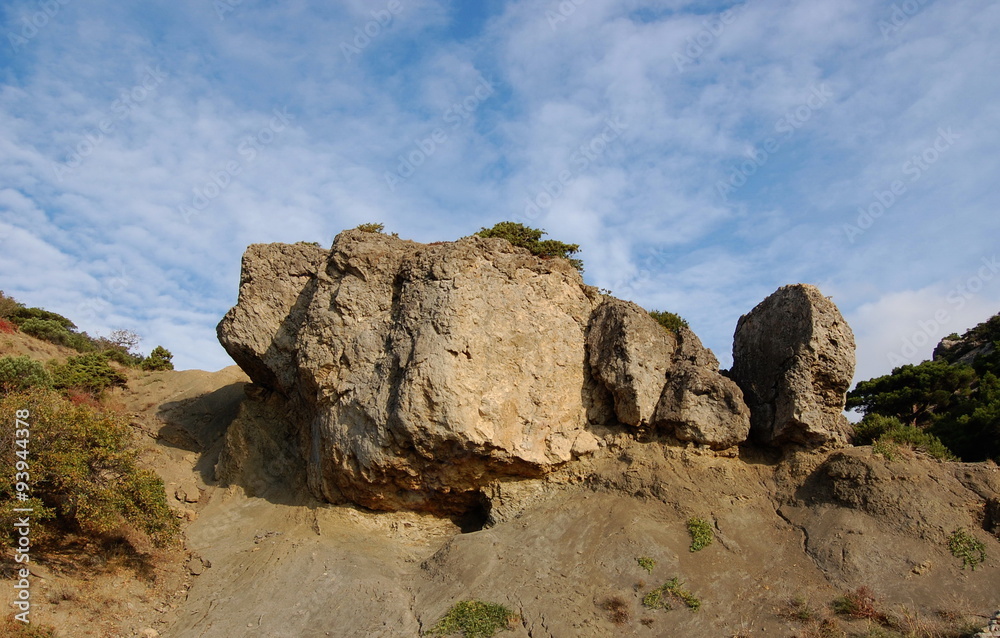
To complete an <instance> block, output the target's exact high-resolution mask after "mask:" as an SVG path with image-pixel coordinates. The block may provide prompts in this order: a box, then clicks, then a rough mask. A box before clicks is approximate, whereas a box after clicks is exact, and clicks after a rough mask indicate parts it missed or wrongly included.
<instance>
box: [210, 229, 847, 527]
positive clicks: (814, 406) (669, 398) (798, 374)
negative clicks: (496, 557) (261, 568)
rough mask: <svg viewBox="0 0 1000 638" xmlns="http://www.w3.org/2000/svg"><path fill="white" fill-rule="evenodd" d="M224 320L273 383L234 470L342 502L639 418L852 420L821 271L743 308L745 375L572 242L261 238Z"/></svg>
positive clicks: (492, 466) (780, 431) (689, 424)
mask: <svg viewBox="0 0 1000 638" xmlns="http://www.w3.org/2000/svg"><path fill="white" fill-rule="evenodd" d="M218 334H219V340H220V342H221V343H222V345H223V346H224V347H225V348H226V351H227V352H229V354H230V355H231V356H232V357H233V359H234V360H235V361H236V363H238V364H239V365H240V367H241V368H242V369H243V370H244V371H245V372H246V373H247V374H248V375H249V376H250V378H251V379H252V380H253V382H254V384H255V385H254V388H253V390H252V392H250V393H249V395H248V398H247V399H246V401H247V404H246V405H245V407H244V413H245V415H246V418H245V419H240V420H238V423H237V425H236V426H234V427H233V428H231V430H230V432H228V433H227V435H226V443H225V445H224V447H223V449H222V451H221V453H220V457H219V464H218V466H217V468H216V474H217V476H219V477H220V478H222V479H223V480H227V481H231V482H240V480H241V479H240V477H243V482H244V483H246V484H247V485H249V484H251V483H252V482H253V481H252V480H251V479H252V477H249V478H248V475H247V474H246V472H245V470H247V468H248V467H254V468H257V467H260V468H263V469H264V470H267V471H266V472H264V473H263V474H261V473H260V472H258V473H257V474H258V475H260V476H264V474H266V475H267V476H271V475H273V474H274V472H279V470H278V469H275V468H285V470H282V471H286V472H287V473H292V474H296V475H298V474H304V478H305V482H306V483H307V485H308V487H309V489H310V491H311V492H312V493H313V494H314V495H316V496H317V497H319V498H322V499H325V500H327V501H330V502H340V501H343V500H345V499H346V500H349V501H352V502H354V503H357V504H359V505H363V506H365V507H369V508H373V509H390V510H392V509H413V510H425V511H431V512H435V513H439V514H466V513H469V512H471V511H473V510H475V509H476V508H477V507H478V508H482V507H484V506H485V505H484V499H485V498H486V497H485V496H484V494H486V493H487V492H489V489H490V486H491V485H493V484H494V483H495V482H496V481H501V480H505V479H525V478H537V477H541V476H544V475H546V474H548V473H550V472H552V471H554V470H556V469H558V468H560V467H562V466H564V465H566V464H567V463H571V462H573V461H575V460H576V459H578V458H580V457H581V456H585V455H589V454H592V453H593V452H595V451H597V450H599V449H600V447H601V446H602V445H604V444H605V441H604V440H602V438H600V437H605V436H617V435H618V433H621V432H622V431H624V432H627V433H630V434H633V435H635V436H639V435H640V433H641V432H653V433H659V434H662V435H664V436H663V437H662V438H660V439H658V441H659V442H658V443H657V444H658V445H663V444H670V442H672V441H680V442H689V443H694V444H697V445H701V446H705V447H710V448H713V449H716V450H722V449H726V448H729V447H732V446H734V445H738V444H740V443H742V442H743V441H745V440H746V438H747V436H748V433H750V431H751V426H752V427H753V428H755V429H756V430H757V432H758V438H759V439H760V440H763V441H765V442H768V443H781V442H786V441H790V442H810V443H815V442H817V441H818V442H827V441H839V440H842V439H843V433H844V432H845V431H846V426H847V423H846V420H844V418H843V417H842V416H840V409H841V408H842V407H843V402H844V392H845V391H846V389H847V384H848V383H849V382H850V379H851V373H852V372H853V365H854V358H853V348H854V341H853V337H851V333H850V329H849V328H847V325H846V324H845V323H844V322H843V318H842V317H840V314H839V313H838V312H837V311H836V308H835V307H833V304H831V303H829V301H827V300H826V299H825V298H823V297H822V295H819V292H818V291H816V290H815V289H814V288H811V287H808V286H789V287H786V288H783V289H781V290H780V291H778V293H776V294H775V295H772V297H770V298H768V299H767V300H765V301H764V302H763V303H762V304H760V305H759V306H758V307H757V308H755V309H754V310H753V311H752V312H751V313H750V314H749V315H747V316H746V317H743V319H741V321H740V328H739V329H738V330H737V339H736V341H737V346H736V369H735V370H736V372H737V373H738V374H737V376H736V379H737V382H738V383H739V385H737V382H734V381H733V380H732V379H730V378H728V377H727V376H724V375H723V374H721V373H720V371H719V364H718V361H717V360H716V358H715V356H714V355H713V354H712V352H711V350H708V349H707V348H705V347H704V346H703V345H702V344H701V342H700V341H699V340H698V337H697V336H695V334H694V333H693V332H691V331H690V330H688V329H687V328H682V329H680V330H678V331H677V332H671V331H668V330H666V329H664V328H663V327H662V326H660V325H659V324H658V323H657V322H656V320H654V319H653V318H652V317H650V316H649V313H647V312H646V311H645V310H643V309H642V308H640V307H639V306H636V305H635V304H633V303H630V302H626V301H622V300H619V299H615V298H613V297H608V296H604V295H601V294H599V293H598V292H597V290H596V289H594V288H591V287H590V286H586V285H585V284H584V283H583V280H582V279H581V277H580V274H579V273H578V272H577V271H576V270H575V269H574V268H573V267H572V265H571V264H570V263H569V262H567V261H565V260H562V259H541V258H538V257H535V256H533V255H531V254H530V253H529V252H528V251H527V250H524V249H522V248H515V247H514V246H511V245H510V244H509V243H508V242H506V241H504V240H502V239H484V238H480V237H467V238H464V239H460V240H458V241H455V242H446V243H438V244H418V243H415V242H411V241H404V240H401V239H398V238H396V237H390V236H388V235H384V234H381V233H367V232H362V231H358V230H351V231H345V232H343V233H341V234H340V235H338V236H337V239H336V240H335V241H334V244H333V246H332V247H331V249H330V250H324V249H322V248H320V247H318V246H315V245H311V244H294V245H288V244H268V245H253V246H250V247H249V248H248V249H247V251H246V254H245V255H244V258H243V270H242V277H241V281H240V295H239V301H238V303H237V304H236V306H235V307H233V308H232V309H231V310H230V311H229V312H228V313H227V314H226V316H225V318H223V320H222V321H221V322H220V323H219V326H218ZM740 375H742V376H740ZM741 388H742V390H741ZM744 394H746V395H747V401H746V402H745V401H744ZM748 405H749V409H748ZM254 415H256V416H254ZM251 457H252V458H251ZM272 470H273V471H272ZM279 473H280V472H279ZM260 476H258V477H257V478H260ZM253 480H256V479H253ZM254 484H256V483H254Z"/></svg>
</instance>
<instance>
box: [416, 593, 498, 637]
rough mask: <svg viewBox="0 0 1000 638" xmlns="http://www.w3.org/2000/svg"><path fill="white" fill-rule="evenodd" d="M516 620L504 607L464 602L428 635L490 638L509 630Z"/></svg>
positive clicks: (457, 604)
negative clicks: (459, 634)
mask: <svg viewBox="0 0 1000 638" xmlns="http://www.w3.org/2000/svg"><path fill="white" fill-rule="evenodd" d="M516 618H517V616H516V614H514V612H513V611H511V610H510V609H507V608H506V607H504V606H503V605H498V604H496V603H487V602H483V601H481V600H463V601H462V602H460V603H456V604H455V605H454V606H453V607H452V608H451V609H449V610H448V613H447V614H445V616H444V618H442V619H441V620H439V621H438V622H437V624H435V625H434V626H433V627H431V629H430V631H428V632H427V635H428V636H450V635H451V634H456V633H459V632H461V634H462V636H463V637H464V638H490V637H491V636H493V635H494V634H495V633H496V632H498V631H500V630H501V629H509V628H510V625H511V624H512V623H513V622H514V621H515V619H516Z"/></svg>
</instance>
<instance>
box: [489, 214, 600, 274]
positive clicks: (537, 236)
mask: <svg viewBox="0 0 1000 638" xmlns="http://www.w3.org/2000/svg"><path fill="white" fill-rule="evenodd" d="M544 234H545V231H544V230H540V229H538V228H530V227H528V226H525V225H523V224H518V223H517V222H500V223H499V224H497V225H495V226H494V227H493V228H482V229H480V230H479V232H478V233H476V235H478V236H479V237H499V238H500V239H506V240H507V241H509V242H510V243H511V244H513V245H515V246H519V247H521V248H527V249H528V250H529V251H530V252H531V254H532V255H535V256H537V257H542V258H551V257H560V258H562V259H566V260H568V261H569V263H571V264H572V265H573V267H574V268H576V269H577V270H579V271H580V272H583V261H581V260H579V259H575V258H574V257H572V255H575V254H576V253H578V252H580V245H579V244H565V243H563V242H561V241H556V240H554V239H544V240H543V239H542V235H544Z"/></svg>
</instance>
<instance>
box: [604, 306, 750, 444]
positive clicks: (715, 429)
mask: <svg viewBox="0 0 1000 638" xmlns="http://www.w3.org/2000/svg"><path fill="white" fill-rule="evenodd" d="M587 346H588V351H589V360H590V366H591V370H592V371H593V375H594V377H595V378H596V379H597V380H598V381H600V382H601V383H602V384H603V385H604V386H605V387H607V389H608V390H609V391H610V392H611V394H612V396H613V398H614V407H615V414H616V415H617V417H618V420H619V421H621V422H622V423H625V424H627V425H631V426H655V427H657V428H658V429H660V430H663V431H666V432H670V433H672V434H673V435H674V436H675V437H677V438H678V439H680V440H681V441H692V442H695V443H698V444H701V445H709V446H710V447H712V448H715V449H725V448H728V447H732V446H733V445H736V444H738V443H741V442H743V441H744V440H746V438H747V433H748V432H749V430H750V412H749V410H748V409H747V407H746V405H745V404H744V403H743V395H742V392H741V391H740V389H739V388H738V387H737V386H736V384H735V383H733V382H732V381H731V380H729V379H727V378H725V377H723V376H722V375H721V374H720V372H719V362H718V360H717V359H716V358H715V355H714V354H712V351H711V350H708V349H707V348H705V347H704V346H703V345H702V344H701V341H700V340H699V339H698V337H697V336H695V334H694V333H693V332H691V330H689V329H688V328H681V329H680V330H679V331H677V332H673V331H670V330H666V329H664V328H663V326H661V325H660V324H659V323H658V322H657V321H656V320H655V319H653V318H652V317H651V316H650V315H649V313H648V312H647V311H645V310H643V309H642V308H640V307H639V306H637V305H635V304H634V303H631V302H627V301H622V300H620V299H614V298H608V299H607V300H606V301H605V302H604V303H603V304H602V305H601V306H600V307H599V308H598V309H597V310H596V311H595V312H594V315H593V318H592V319H591V325H590V329H589V331H588V338H587Z"/></svg>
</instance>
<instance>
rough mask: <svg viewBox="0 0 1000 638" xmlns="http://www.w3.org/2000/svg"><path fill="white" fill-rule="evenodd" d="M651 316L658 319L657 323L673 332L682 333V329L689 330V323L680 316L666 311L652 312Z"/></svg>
mask: <svg viewBox="0 0 1000 638" xmlns="http://www.w3.org/2000/svg"><path fill="white" fill-rule="evenodd" d="M649 316H651V317H652V318H653V319H656V321H657V323H659V324H660V325H661V326H663V327H664V328H666V329H667V330H669V331H671V332H680V329H681V328H687V327H688V322H687V320H686V319H684V318H683V317H681V316H680V315H678V314H676V313H673V312H668V311H666V310H650V311H649Z"/></svg>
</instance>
